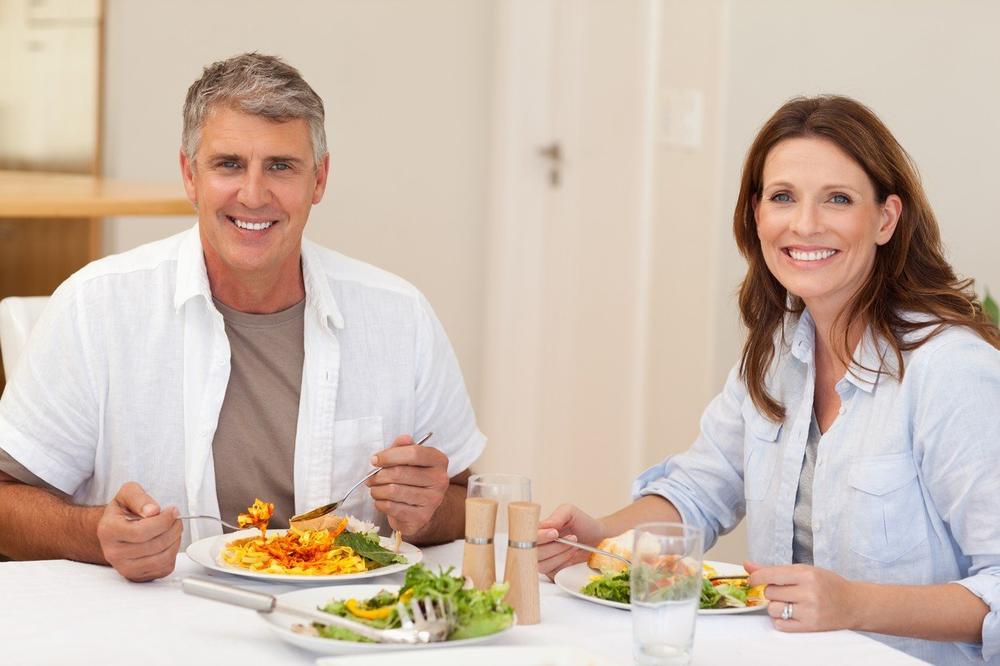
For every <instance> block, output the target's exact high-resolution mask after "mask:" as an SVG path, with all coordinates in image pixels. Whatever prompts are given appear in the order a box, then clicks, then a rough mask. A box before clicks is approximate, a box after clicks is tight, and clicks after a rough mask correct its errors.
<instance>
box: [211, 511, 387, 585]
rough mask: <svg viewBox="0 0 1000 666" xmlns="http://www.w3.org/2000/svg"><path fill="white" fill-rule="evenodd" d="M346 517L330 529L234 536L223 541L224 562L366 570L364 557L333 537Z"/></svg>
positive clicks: (304, 570)
mask: <svg viewBox="0 0 1000 666" xmlns="http://www.w3.org/2000/svg"><path fill="white" fill-rule="evenodd" d="M346 526H347V520H346V519H345V520H343V521H341V523H340V525H339V526H338V527H337V528H336V529H334V530H333V531H330V530H297V529H295V528H292V529H290V530H288V531H287V532H286V533H284V534H272V535H271V536H269V537H267V538H266V539H265V538H264V537H253V538H249V539H237V540H235V541H231V542H230V543H228V544H226V549H225V550H224V551H223V552H222V559H223V561H224V562H226V563H227V564H232V565H233V566H237V567H242V568H244V569H249V570H250V571H257V572H261V573H271V574H286V575H288V574H293V575H316V576H329V575H336V574H347V573H358V572H361V571H367V568H368V567H367V565H366V564H365V560H364V558H362V557H361V556H360V555H358V554H357V553H355V552H354V550H352V549H351V548H349V547H347V546H337V545H335V539H336V538H337V535H338V534H340V533H341V532H342V531H343V530H344V528H345V527H346Z"/></svg>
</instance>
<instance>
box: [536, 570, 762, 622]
mask: <svg viewBox="0 0 1000 666" xmlns="http://www.w3.org/2000/svg"><path fill="white" fill-rule="evenodd" d="M705 564H707V565H708V566H711V567H712V568H714V569H715V571H716V573H715V575H716V576H745V575H746V573H747V572H746V570H745V569H744V568H743V567H741V566H740V565H738V564H731V563H729V562H716V561H713V560H705ZM599 575H600V574H599V573H598V572H597V571H594V570H593V569H591V568H590V567H589V566H587V563H586V562H580V563H579V564H574V565H573V566H570V567H566V568H565V569H562V570H561V571H559V572H558V573H557V574H556V577H555V584H556V585H558V586H559V587H560V588H562V590H563V591H564V592H567V593H569V594H571V595H573V596H574V597H577V598H579V599H583V600H584V601H589V602H591V603H594V604H600V605H601V606H610V607H611V608H620V609H622V610H629V608H630V607H629V604H627V603H622V602H619V601H610V600H608V599H598V598H597V597H592V596H590V595H589V594H584V593H583V592H582V590H583V588H584V587H586V585H587V583H589V582H590V581H591V579H593V578H594V577H596V576H599ZM762 608H767V604H759V605H757V606H741V607H739V608H700V609H698V614H699V615H736V614H739V613H753V612H755V611H759V610H761V609H762Z"/></svg>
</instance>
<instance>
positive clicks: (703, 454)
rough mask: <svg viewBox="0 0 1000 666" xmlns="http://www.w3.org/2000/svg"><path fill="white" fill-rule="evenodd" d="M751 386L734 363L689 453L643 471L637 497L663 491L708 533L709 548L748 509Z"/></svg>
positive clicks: (636, 485) (635, 490) (684, 515)
mask: <svg viewBox="0 0 1000 666" xmlns="http://www.w3.org/2000/svg"><path fill="white" fill-rule="evenodd" d="M745 399H746V389H745V387H744V384H743V382H742V381H741V380H740V378H739V370H738V368H737V367H734V368H733V369H732V370H731V371H730V372H729V377H728V378H727V380H726V385H725V388H723V390H722V393H720V394H719V395H718V396H716V397H715V399H714V400H712V402H711V403H709V405H708V407H707V408H706V409H705V412H704V413H703V414H702V417H701V431H700V433H699V435H698V439H697V440H695V443H694V445H693V446H692V447H691V448H690V449H689V450H688V451H686V452H684V453H681V454H678V455H675V456H671V457H668V458H667V459H666V460H664V461H662V462H661V463H659V464H657V465H654V466H652V467H650V468H649V469H647V470H646V471H644V472H643V473H642V474H640V475H639V476H638V478H636V480H635V482H634V483H633V485H632V496H633V498H634V499H638V498H639V497H642V496H644V495H659V496H661V497H663V498H665V499H667V500H668V501H670V502H671V503H672V504H673V505H674V506H675V507H677V510H678V512H680V514H681V518H683V520H684V522H685V523H686V524H689V525H695V526H697V527H700V528H702V529H703V530H704V531H705V549H706V550H707V549H708V548H711V547H712V546H713V545H714V544H715V542H716V540H717V539H718V538H719V536H720V535H722V534H725V533H727V532H729V531H730V530H732V529H733V528H734V527H736V525H737V524H738V523H739V522H740V520H742V518H743V515H744V513H745V512H746V504H745V502H744V497H743V430H744V425H743V417H742V405H743V402H744V400H745Z"/></svg>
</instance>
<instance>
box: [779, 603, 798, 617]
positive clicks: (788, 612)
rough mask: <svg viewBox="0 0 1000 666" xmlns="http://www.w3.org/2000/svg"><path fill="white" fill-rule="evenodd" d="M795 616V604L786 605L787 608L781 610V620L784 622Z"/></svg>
mask: <svg viewBox="0 0 1000 666" xmlns="http://www.w3.org/2000/svg"><path fill="white" fill-rule="evenodd" d="M794 614H795V604H793V603H790V602H789V603H786V604H785V607H784V608H782V609H781V619H782V620H791V619H792V615H794Z"/></svg>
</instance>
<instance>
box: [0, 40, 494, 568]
mask: <svg viewBox="0 0 1000 666" xmlns="http://www.w3.org/2000/svg"><path fill="white" fill-rule="evenodd" d="M323 119H324V112H323V103H322V101H321V100H320V98H319V96H317V95H316V93H315V92H314V91H313V90H312V88H310V87H309V85H308V84H307V83H306V82H305V81H304V80H303V79H302V77H301V76H300V74H299V73H298V71H297V70H295V69H294V68H292V67H290V66H288V65H287V64H285V63H283V62H282V61H281V60H279V59H278V58H275V57H270V56H263V55H259V54H244V55H240V56H236V57H233V58H230V59H229V60H225V61H222V62H218V63H215V64H213V65H211V66H210V67H208V68H206V69H205V71H204V73H203V76H202V77H201V79H199V80H198V81H196V82H195V83H194V84H193V85H192V86H191V88H190V90H189V91H188V95H187V100H186V102H185V105H184V133H183V139H182V144H183V145H182V147H181V152H180V166H181V173H182V175H183V179H184V186H185V189H186V191H187V194H188V197H189V198H190V199H191V202H192V203H193V204H194V206H195V208H196V210H197V211H198V225H197V227H196V228H194V229H192V230H190V231H188V232H185V233H183V234H179V235H177V236H174V237H172V238H168V239H165V240H162V241H159V242H156V243H152V244H150V245H146V246H143V247H140V248H137V249H135V250H133V251H131V252H127V253H124V254H121V255H117V256H112V257H107V258H105V259H102V260H100V261H97V262H94V263H92V264H90V265H89V266H87V267H85V268H84V269H82V270H81V271H79V272H78V273H76V274H75V275H73V276H72V277H71V278H70V279H69V280H67V281H66V282H65V283H64V284H63V285H61V286H60V287H59V289H58V290H57V291H56V293H55V294H53V296H52V299H51V301H50V303H49V306H48V307H47V309H46V311H45V312H44V314H43V315H42V317H41V319H40V320H39V322H38V324H37V325H36V328H35V330H34V331H33V333H32V337H31V339H30V341H29V343H28V345H27V347H26V349H25V351H24V356H23V357H22V359H21V361H20V363H19V365H18V369H17V371H15V372H14V373H13V376H12V377H11V381H10V383H9V384H8V385H7V389H6V391H5V392H4V395H3V398H2V400H0V507H3V514H4V515H3V520H0V552H3V553H6V554H7V555H9V556H12V557H15V558H68V559H75V560H81V561H85V562H98V563H108V564H110V565H112V566H113V567H115V568H116V569H117V570H118V571H119V572H121V574H122V575H123V576H125V577H126V578H129V579H131V580H136V581H142V580H151V579H155V578H159V577H162V576H165V575H167V574H169V573H170V572H171V571H172V570H173V567H174V561H175V558H176V555H177V552H178V549H179V548H180V546H181V544H182V542H187V541H188V540H196V539H199V538H203V537H205V536H211V535H213V534H218V533H219V527H218V526H217V525H216V524H215V523H214V522H211V521H185V523H186V527H187V529H185V525H184V524H182V521H180V520H178V518H177V516H178V515H179V513H180V514H209V515H217V516H219V515H221V516H222V517H223V518H226V519H229V520H233V519H234V518H235V514H236V513H237V512H239V511H240V510H241V509H242V508H244V507H246V506H247V505H248V504H250V503H251V502H252V501H253V499H254V498H255V497H261V498H263V499H266V500H270V501H273V502H275V504H276V514H275V515H276V518H275V522H276V523H278V524H279V525H280V524H284V523H286V522H287V520H288V517H289V516H290V515H292V514H294V513H299V512H302V511H305V510H307V509H309V508H312V507H315V506H317V505H320V504H325V503H327V502H329V501H331V500H335V499H339V498H340V497H342V496H343V494H344V492H346V490H347V489H348V488H349V487H350V486H351V485H353V483H354V482H355V481H357V479H360V478H361V477H362V476H363V475H364V474H365V473H366V472H367V471H369V470H370V469H371V466H380V467H383V468H384V469H383V470H382V471H381V472H379V473H378V474H377V475H375V476H374V477H373V478H372V480H371V481H369V486H370V493H366V492H356V493H355V494H354V495H353V496H352V497H351V500H350V501H349V502H348V503H347V504H346V505H345V506H344V507H343V511H344V512H345V513H348V514H353V515H356V516H358V517H359V518H362V519H366V520H371V521H374V522H377V523H379V524H380V525H382V526H385V525H388V526H389V527H391V528H393V529H399V530H400V531H401V532H402V533H403V536H404V537H405V538H407V539H408V540H411V541H414V542H417V543H433V542H440V541H444V540H450V539H453V538H456V537H458V536H459V535H460V534H461V532H462V528H463V520H464V518H463V516H464V497H465V487H464V486H465V482H466V478H467V476H468V472H467V468H468V466H469V465H470V464H471V463H472V462H473V461H474V460H475V459H476V458H477V457H478V456H479V454H480V453H481V452H482V449H483V447H484V445H485V439H484V437H483V436H482V434H481V433H480V432H479V431H478V429H477V428H476V424H475V417H474V415H473V413H472V409H471V406H470V403H469V398H468V395H467V393H466V390H465V386H464V384H463V382H462V377H461V373H460V371H459V368H458V363H457V361H456V359H455V355H454V353H453V351H452V349H451V345H450V344H449V342H448V339H447V337H446V335H445V333H444V331H443V329H442V328H441V325H440V323H439V322H438V321H437V319H436V317H435V316H434V313H433V311H432V310H431V308H430V306H429V305H428V304H427V302H426V301H425V300H424V298H423V296H422V295H421V294H420V293H419V292H418V291H416V289H414V288H413V287H412V286H410V285H409V284H407V283H406V282H404V281H403V280H401V279H399V278H397V277H395V276H393V275H390V274H388V273H385V272H383V271H380V270H378V269H376V268H374V267H372V266H368V265H366V264H363V263H361V262H358V261H354V260H352V259H349V258H347V257H344V256H343V255H340V254H338V253H336V252H333V251H330V250H326V249H323V248H320V247H318V246H316V245H314V244H312V243H310V242H308V241H304V240H303V239H302V232H303V228H304V226H305V224H306V220H307V218H308V216H309V211H310V208H311V207H312V206H313V205H314V204H317V203H319V202H320V200H321V199H322V197H323V192H324V190H325V188H326V184H327V174H328V172H329V166H330V159H329V155H328V154H327V150H326V137H325V131H324V127H323ZM430 431H433V432H434V435H433V437H432V438H431V440H430V441H429V442H428V443H427V445H425V446H414V445H413V438H412V434H416V435H418V436H422V435H423V434H425V433H427V432H430ZM399 433H408V434H404V435H399V436H396V435H398V434H399ZM137 518H138V519H137Z"/></svg>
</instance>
